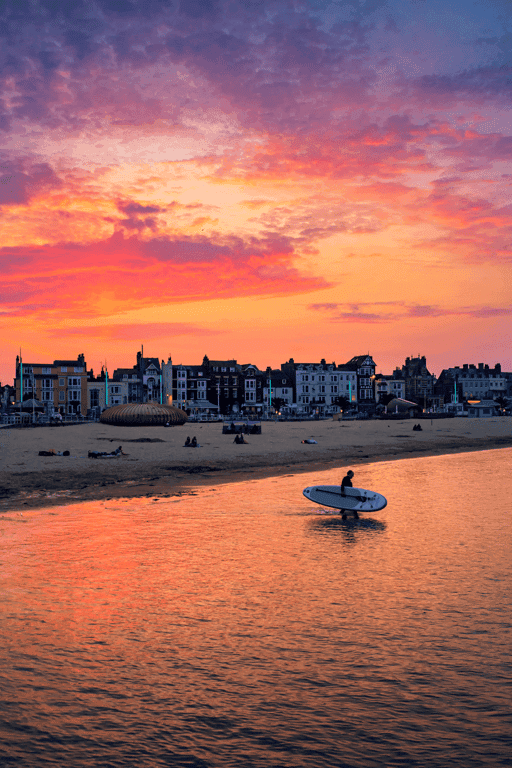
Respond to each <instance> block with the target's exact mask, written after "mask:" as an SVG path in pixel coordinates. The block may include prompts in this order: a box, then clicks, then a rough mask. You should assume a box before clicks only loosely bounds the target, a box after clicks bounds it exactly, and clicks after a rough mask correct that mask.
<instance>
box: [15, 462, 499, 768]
mask: <svg viewBox="0 0 512 768" xmlns="http://www.w3.org/2000/svg"><path fill="white" fill-rule="evenodd" d="M511 456H512V452H511V450H510V449H503V450H500V451H488V452H480V453H478V454H462V455H460V456H456V455H452V456H446V457H434V458H430V459H414V460H409V461H397V462H384V463H380V464H375V465H368V466H364V467H363V466H361V467H358V468H357V478H356V479H357V481H358V484H360V485H361V486H363V487H370V488H376V489H379V490H380V491H382V492H383V493H384V495H385V496H386V497H387V498H388V507H387V508H386V509H385V510H383V511H382V512H379V513H374V514H373V515H372V517H371V518H370V517H364V518H362V519H361V520H359V521H342V520H341V519H340V518H339V516H336V515H333V514H322V511H321V509H320V508H318V507H315V508H313V507H312V505H311V503H310V502H308V501H307V500H305V499H304V498H303V497H302V488H303V487H305V486H306V485H311V484H313V483H315V482H319V483H323V484H330V483H334V482H337V480H338V479H339V474H340V473H339V472H337V471H335V470H331V471H329V472H326V473H320V474H315V475H300V476H293V475H291V476H288V477H284V478H279V480H277V481H276V478H273V479H271V480H262V481H252V482H248V483H237V484H233V485H229V486H217V487H216V488H215V489H204V490H199V491H198V492H197V493H196V494H195V495H194V496H193V497H186V496H183V497H181V498H180V499H178V500H177V499H174V498H173V499H169V500H167V499H163V500H160V501H159V502H158V503H156V502H155V500H154V499H129V500H125V499H124V500H119V501H109V502H94V503H92V502H91V503H87V504H76V505H70V506H68V507H60V508H58V509H57V510H51V511H49V510H36V511H34V512H30V513H29V512H27V513H25V515H24V524H23V525H19V524H18V521H17V520H16V519H15V516H13V515H12V516H3V517H2V520H1V532H2V536H1V537H0V555H1V558H2V569H1V571H0V580H1V590H0V611H1V616H2V630H3V631H2V638H3V639H2V644H1V660H2V664H1V667H0V670H1V671H0V690H1V691H2V693H1V694H0V698H1V701H2V710H1V711H2V716H1V720H0V734H1V738H2V742H3V744H4V745H5V747H6V749H5V753H6V754H5V755H4V756H3V758H2V765H6V766H16V767H17V768H25V767H26V768H32V766H34V767H37V768H39V766H46V765H48V766H51V765H58V766H62V765H66V767H67V768H68V767H69V768H74V766H77V768H78V767H80V768H81V767H82V766H83V767H84V768H89V767H90V768H93V766H94V768H96V767H97V766H123V768H124V767H125V766H131V765H134V766H135V765H141V766H148V767H149V766H151V768H152V767H153V766H170V765H174V766H194V768H196V767H199V766H205V767H206V766H207V767H208V768H212V767H213V768H216V767H217V766H219V768H220V766H222V768H225V767H226V766H228V767H229V766H233V767H236V768H239V767H240V768H241V767H242V766H243V767H245V766H248V767H250V766H254V767H255V768H259V766H265V767H268V766H290V767H293V768H296V767H297V768H298V767H302V766H304V767H306V766H307V768H311V767H312V766H313V767H315V766H319V767H321V768H330V767H331V766H333V767H334V766H336V768H339V767H340V766H347V767H351V766H354V768H369V767H371V766H382V765H386V766H429V768H438V767H439V768H446V766H447V765H461V766H465V767H466V766H468V767H472V766H489V768H490V767H491V766H492V768H496V767H497V766H506V765H510V754H511V752H512V749H511V748H512V744H511V738H510V733H511V729H510V709H509V704H510V702H509V691H510V682H511V665H510V661H509V651H510V645H511V643H510V640H511V625H512V622H511V611H510V587H511V566H510V559H509V553H510V544H511V529H510V516H509V510H508V508H507V503H508V502H507V499H508V498H510V495H511V494H510V492H511V490H512V488H511V480H510V475H509V469H508V468H509V465H510V458H511ZM489 478H492V481H493V482H492V487H488V485H487V484H486V483H487V481H488V479H489Z"/></svg>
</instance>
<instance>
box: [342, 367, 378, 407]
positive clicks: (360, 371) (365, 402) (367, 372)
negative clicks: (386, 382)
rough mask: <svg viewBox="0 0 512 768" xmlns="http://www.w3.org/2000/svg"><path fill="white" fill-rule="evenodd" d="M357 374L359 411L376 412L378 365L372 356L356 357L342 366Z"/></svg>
mask: <svg viewBox="0 0 512 768" xmlns="http://www.w3.org/2000/svg"><path fill="white" fill-rule="evenodd" d="M340 367H341V368H343V369H345V370H349V371H355V372H356V374H357V402H358V406H359V410H360V411H363V412H366V413H371V412H372V411H374V410H375V406H376V401H375V390H374V384H373V381H374V377H375V369H376V367H377V366H376V365H375V362H374V360H373V357H372V356H371V355H356V356H355V357H353V358H351V359H350V360H349V361H348V363H345V365H343V366H340Z"/></svg>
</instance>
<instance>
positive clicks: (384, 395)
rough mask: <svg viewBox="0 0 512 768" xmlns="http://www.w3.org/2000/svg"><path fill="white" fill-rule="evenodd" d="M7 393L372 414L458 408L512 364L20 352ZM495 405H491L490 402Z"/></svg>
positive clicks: (55, 399) (65, 405)
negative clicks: (181, 359)
mask: <svg viewBox="0 0 512 768" xmlns="http://www.w3.org/2000/svg"><path fill="white" fill-rule="evenodd" d="M13 389H14V391H13V392H12V395H13V398H14V399H15V402H13V398H11V401H10V402H9V399H8V398H6V397H4V398H3V401H2V409H3V410H4V411H5V410H6V409H9V408H13V409H14V410H15V409H16V407H17V406H18V407H20V404H23V403H25V402H28V401H32V402H33V403H38V404H41V405H42V406H43V407H44V409H45V411H46V413H47V414H48V415H50V416H51V415H52V414H55V413H60V414H61V415H62V416H63V417H66V416H70V415H71V416H83V417H86V416H89V417H90V416H94V415H99V414H100V413H101V412H102V411H103V410H104V409H105V408H108V407H111V406H113V405H121V404H125V403H126V404H127V403H144V402H156V403H169V404H172V405H175V406H177V407H178V408H182V409H184V410H185V411H186V412H187V413H188V414H189V415H193V416H196V417H198V418H212V417H216V416H219V415H231V416H238V415H239V416H260V417H261V416H265V415H270V414H272V415H273V414H275V413H280V414H282V415H283V416H294V415H295V416H298V417H306V416H312V415H314V416H329V415H332V414H334V413H338V412H339V411H340V410H343V411H345V412H347V411H354V412H358V413H366V414H372V413H374V412H375V411H376V410H379V409H382V408H383V407H386V406H387V404H388V403H389V402H390V401H391V400H392V399H396V398H399V399H402V400H407V401H410V402H413V403H417V404H418V405H419V406H420V407H421V408H422V409H424V410H427V409H434V410H439V409H443V408H444V409H445V410H446V409H450V408H452V409H454V410H457V409H460V408H462V407H463V405H462V404H463V403H465V402H467V401H468V400H479V401H484V400H497V401H499V402H504V400H505V399H506V398H507V397H512V373H503V372H502V371H501V366H500V365H499V364H497V365H495V366H494V368H490V367H489V366H488V365H484V364H483V363H479V364H478V365H473V364H464V365H463V366H462V367H459V366H455V367H454V368H449V369H446V370H443V371H442V373H441V374H440V376H439V378H436V377H435V376H434V375H433V374H431V373H430V372H429V370H428V368H427V361H426V358H425V357H416V358H410V357H408V358H406V360H405V363H404V365H402V366H401V367H397V368H396V369H395V370H394V371H393V373H392V374H389V375H385V374H382V373H376V363H375V362H374V360H373V358H372V356H371V355H369V354H367V355H358V356H355V357H353V358H351V359H350V360H348V361H347V362H346V363H343V364H340V365H336V363H335V362H332V363H327V362H326V361H325V360H321V361H320V362H319V363H296V362H295V361H294V360H293V358H290V360H289V361H288V362H286V363H283V364H282V365H281V367H280V368H279V369H273V368H270V367H268V368H266V369H265V370H264V371H263V370H260V369H259V368H258V367H257V366H256V365H253V364H251V363H248V364H240V363H238V362H237V361H236V360H210V359H209V358H208V357H207V356H206V355H205V357H204V358H203V361H202V363H201V364H200V365H183V364H178V365H177V364H174V363H173V362H172V360H171V357H169V358H168V360H167V362H165V361H164V360H161V361H160V360H159V359H158V358H155V357H144V354H143V350H142V351H141V352H138V353H137V358H136V363H135V365H134V366H133V367H132V368H117V369H115V370H114V371H113V372H112V373H111V374H109V372H108V371H107V370H106V369H105V368H103V369H102V371H101V372H100V374H99V375H96V376H95V375H94V372H93V371H92V370H87V365H86V361H85V359H84V355H83V354H81V355H78V357H77V359H76V360H54V361H53V362H52V363H28V362H27V363H25V362H24V361H23V360H21V359H20V357H17V358H16V377H15V380H14V388H13ZM491 412H492V411H491Z"/></svg>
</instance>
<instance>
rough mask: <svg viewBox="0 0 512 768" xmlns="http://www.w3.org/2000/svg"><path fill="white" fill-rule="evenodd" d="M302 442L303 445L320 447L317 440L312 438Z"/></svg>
mask: <svg viewBox="0 0 512 768" xmlns="http://www.w3.org/2000/svg"><path fill="white" fill-rule="evenodd" d="M301 442H303V443H307V444H308V445H318V443H317V442H316V440H313V439H311V438H308V439H307V440H302V441H301Z"/></svg>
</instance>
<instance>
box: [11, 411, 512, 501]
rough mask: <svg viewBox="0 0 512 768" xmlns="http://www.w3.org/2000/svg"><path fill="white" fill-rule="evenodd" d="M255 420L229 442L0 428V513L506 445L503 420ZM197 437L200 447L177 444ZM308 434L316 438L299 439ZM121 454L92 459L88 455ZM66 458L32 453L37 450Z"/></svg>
mask: <svg viewBox="0 0 512 768" xmlns="http://www.w3.org/2000/svg"><path fill="white" fill-rule="evenodd" d="M415 423H418V422H417V421H414V420H400V421H380V420H368V421H344V422H337V421H303V422H263V423H262V434H261V435H248V436H246V440H247V441H248V444H247V445H237V444H235V443H234V442H233V439H234V436H233V435H223V434H222V423H221V422H216V423H209V424H186V425H185V426H182V427H170V428H165V427H112V426H109V425H105V424H99V423H92V424H80V425H73V426H59V427H35V428H24V429H5V428H3V429H0V510H4V511H5V510H10V509H27V508H31V507H42V506H48V505H58V504H65V503H70V502H75V501H79V500H84V501H85V500H91V499H101V498H118V497H134V496H176V495H179V494H182V493H190V492H192V491H193V489H194V488H195V487H198V486H205V485H214V484H217V483H229V482H237V481H242V480H250V479H255V478H260V477H270V476H279V475H283V474H291V473H298V472H312V471H315V470H318V471H322V470H326V469H332V468H335V467H339V468H340V475H341V472H342V471H343V470H345V469H346V468H349V467H355V466H357V465H358V464H361V463H368V462H374V461H389V460H393V459H405V458H408V457H415V456H433V455H439V454H445V453H458V452H463V451H475V450H485V449H492V448H500V447H507V446H512V419H510V418H507V417H501V418H498V417H496V418H490V419H467V418H455V419H434V420H430V419H423V420H422V421H421V426H422V431H421V432H416V431H413V429H412V428H413V425H414V424H415ZM187 435H190V436H191V437H192V436H194V435H196V436H197V439H198V442H199V443H200V445H201V447H200V448H184V447H183V444H184V442H185V439H186V437H187ZM305 439H313V440H316V441H317V444H316V445H315V444H303V443H302V442H301V441H302V440H305ZM120 445H121V446H122V448H123V451H124V453H125V454H127V455H125V456H120V457H116V458H104V459H91V458H89V457H88V452H89V451H112V450H114V449H115V448H117V447H118V446H120ZM51 449H53V450H55V451H60V452H63V451H66V450H67V451H69V452H70V456H51V457H44V456H39V455H38V454H39V451H42V450H43V451H48V450H51Z"/></svg>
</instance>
